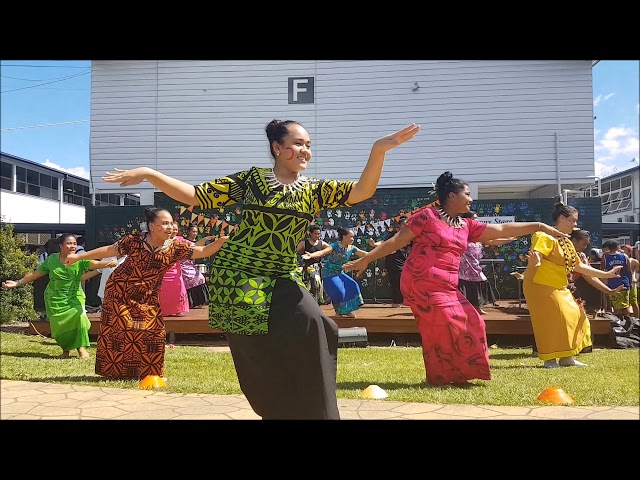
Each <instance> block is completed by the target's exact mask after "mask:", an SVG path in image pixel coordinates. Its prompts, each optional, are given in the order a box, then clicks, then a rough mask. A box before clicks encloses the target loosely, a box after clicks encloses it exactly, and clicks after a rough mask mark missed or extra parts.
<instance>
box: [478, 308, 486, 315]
mask: <svg viewBox="0 0 640 480" xmlns="http://www.w3.org/2000/svg"><path fill="white" fill-rule="evenodd" d="M478 313H481V314H482V315H486V314H487V312H485V311H484V310H482V309H479V310H478Z"/></svg>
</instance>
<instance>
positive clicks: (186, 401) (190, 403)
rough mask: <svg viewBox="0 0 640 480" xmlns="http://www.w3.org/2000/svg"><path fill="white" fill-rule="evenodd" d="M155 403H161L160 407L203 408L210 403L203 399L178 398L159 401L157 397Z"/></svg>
mask: <svg viewBox="0 0 640 480" xmlns="http://www.w3.org/2000/svg"><path fill="white" fill-rule="evenodd" d="M156 401H158V402H162V405H167V406H176V407H205V406H209V405H210V403H209V402H207V400H206V399H204V398H187V397H178V398H163V399H161V398H160V397H157V398H156Z"/></svg>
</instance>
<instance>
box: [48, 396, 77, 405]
mask: <svg viewBox="0 0 640 480" xmlns="http://www.w3.org/2000/svg"><path fill="white" fill-rule="evenodd" d="M83 403H84V402H83V401H82V400H74V399H73V398H67V397H66V396H65V398H63V399H62V400H58V401H54V402H50V403H47V406H51V407H54V408H55V407H69V408H73V407H77V408H82V404H83Z"/></svg>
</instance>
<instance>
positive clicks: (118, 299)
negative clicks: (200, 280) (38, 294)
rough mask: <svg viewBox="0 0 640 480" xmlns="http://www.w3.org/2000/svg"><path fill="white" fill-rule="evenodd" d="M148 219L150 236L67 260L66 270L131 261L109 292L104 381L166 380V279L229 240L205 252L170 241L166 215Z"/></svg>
mask: <svg viewBox="0 0 640 480" xmlns="http://www.w3.org/2000/svg"><path fill="white" fill-rule="evenodd" d="M144 214H145V219H146V222H147V228H148V233H142V234H132V235H127V236H125V237H123V238H121V239H120V240H118V241H117V242H116V243H114V244H113V245H107V246H104V247H100V248H96V249H94V250H90V251H88V252H84V253H81V254H69V255H67V260H66V264H67V265H71V264H73V263H75V262H77V261H78V260H89V259H98V258H104V257H110V256H115V255H127V258H126V260H125V261H124V262H123V263H122V264H121V265H120V266H119V267H118V268H117V269H115V270H114V271H113V273H112V274H111V276H110V277H109V280H107V285H106V287H105V294H104V302H103V305H102V315H101V319H100V333H99V335H98V348H97V353H96V369H95V371H96V373H97V374H98V375H102V376H104V377H109V378H119V379H120V378H134V379H142V378H144V377H146V376H147V375H158V376H164V349H165V342H166V331H165V327H164V319H163V317H162V312H161V309H160V301H159V299H158V292H159V290H160V286H161V285H162V278H163V276H164V274H165V272H166V271H167V270H168V269H169V268H170V267H171V266H172V265H173V264H175V263H176V262H178V261H180V260H183V259H187V258H194V259H195V258H204V257H209V256H211V255H213V254H214V253H215V252H216V251H218V249H219V248H220V247H221V246H222V244H223V243H224V242H225V241H226V239H227V237H221V238H219V239H218V240H216V241H215V242H214V243H211V244H209V245H207V246H206V247H202V246H196V245H189V244H187V243H185V242H181V241H174V240H173V239H171V238H170V236H171V232H172V230H173V218H172V216H171V214H170V213H169V212H168V211H167V210H165V209H161V208H155V207H150V208H147V209H146V210H145V213H144Z"/></svg>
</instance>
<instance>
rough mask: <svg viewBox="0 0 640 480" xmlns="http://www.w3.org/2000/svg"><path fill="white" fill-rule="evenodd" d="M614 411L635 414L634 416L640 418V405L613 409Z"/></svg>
mask: <svg viewBox="0 0 640 480" xmlns="http://www.w3.org/2000/svg"><path fill="white" fill-rule="evenodd" d="M607 408H612V407H607ZM613 409H614V410H616V411H618V412H629V413H633V414H634V415H638V416H640V405H633V406H623V407H613Z"/></svg>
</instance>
